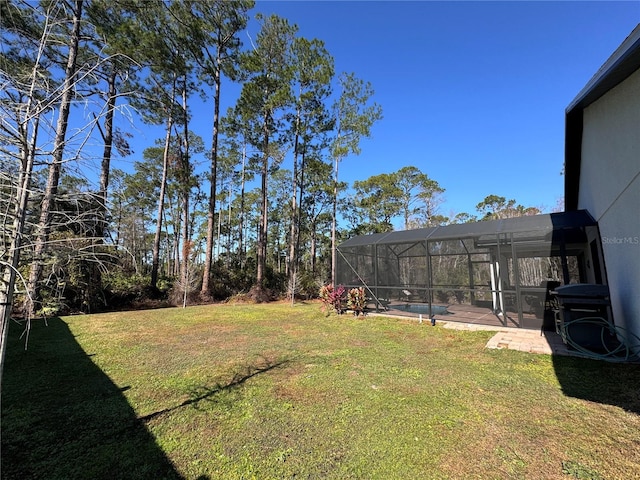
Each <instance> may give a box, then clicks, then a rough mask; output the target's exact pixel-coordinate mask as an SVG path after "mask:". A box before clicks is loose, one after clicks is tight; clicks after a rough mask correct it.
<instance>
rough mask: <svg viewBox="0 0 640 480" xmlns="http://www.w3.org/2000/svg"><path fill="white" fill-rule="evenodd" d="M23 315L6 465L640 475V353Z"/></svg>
mask: <svg viewBox="0 0 640 480" xmlns="http://www.w3.org/2000/svg"><path fill="white" fill-rule="evenodd" d="M21 333H22V331H21V327H20V326H18V325H16V324H12V325H11V331H10V343H9V346H8V351H7V358H6V366H5V371H4V378H3V385H2V452H1V454H2V458H1V460H2V478H6V479H21V480H22V479H47V480H53V479H118V478H122V479H161V478H169V479H171V478H175V479H180V478H184V479H199V480H204V479H254V478H255V479H260V480H262V479H294V478H295V479H519V478H522V479H545V480H547V479H562V480H567V479H574V478H577V479H607V480H611V479H624V480H628V479H633V478H640V393H639V389H640V366H638V365H621V364H610V363H606V362H599V361H592V360H584V359H578V358H565V357H551V356H548V355H535V354H527V353H522V352H517V351H511V350H488V349H485V348H484V346H485V344H486V342H487V340H488V339H489V338H490V336H491V335H492V333H491V332H461V331H454V330H448V329H445V328H442V327H441V326H436V327H431V326H430V325H428V324H427V323H424V324H422V325H419V324H418V323H417V322H415V321H409V320H402V319H391V318H384V317H376V316H367V317H365V318H364V319H363V318H362V317H361V318H354V317H353V316H350V315H343V316H335V315H332V316H329V317H325V316H324V315H323V314H322V312H321V311H320V307H319V304H316V303H310V304H305V305H297V306H295V307H291V306H290V305H289V304H270V305H259V306H254V305H237V306H233V305H224V306H222V305H220V306H218V305H215V306H199V307H191V308H187V309H177V308H176V309H166V310H153V311H138V312H122V313H111V314H99V315H90V316H74V317H64V318H56V319H50V320H49V322H48V327H47V326H45V325H44V324H43V323H42V322H35V323H34V325H33V328H32V330H31V332H30V338H29V346H28V350H26V351H25V350H24V338H23V339H20V338H19V336H20V334H21Z"/></svg>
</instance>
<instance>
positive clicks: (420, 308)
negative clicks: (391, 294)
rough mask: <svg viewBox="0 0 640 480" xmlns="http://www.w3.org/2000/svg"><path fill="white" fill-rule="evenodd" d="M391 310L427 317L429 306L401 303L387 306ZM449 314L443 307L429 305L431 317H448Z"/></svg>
mask: <svg viewBox="0 0 640 480" xmlns="http://www.w3.org/2000/svg"><path fill="white" fill-rule="evenodd" d="M389 309H391V310H400V311H401V312H407V313H421V314H423V315H429V305H428V304H424V303H403V304H400V305H389ZM450 313H451V312H449V311H448V310H447V307H446V306H445V305H431V314H432V315H449V314H450Z"/></svg>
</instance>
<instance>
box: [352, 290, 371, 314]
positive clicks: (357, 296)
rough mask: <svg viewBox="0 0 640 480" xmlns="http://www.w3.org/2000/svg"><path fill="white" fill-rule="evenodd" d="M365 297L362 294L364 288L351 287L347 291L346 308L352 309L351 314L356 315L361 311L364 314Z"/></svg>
mask: <svg viewBox="0 0 640 480" xmlns="http://www.w3.org/2000/svg"><path fill="white" fill-rule="evenodd" d="M366 303H367V298H366V296H365V294H364V288H363V287H360V288H352V289H351V290H349V292H348V293H347V308H349V309H350V310H353V314H354V315H355V316H356V317H357V316H358V315H360V314H361V313H362V314H364V306H365V305H366Z"/></svg>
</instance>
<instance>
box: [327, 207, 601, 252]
mask: <svg viewBox="0 0 640 480" xmlns="http://www.w3.org/2000/svg"><path fill="white" fill-rule="evenodd" d="M592 225H596V221H595V220H594V219H593V217H592V216H591V215H590V214H589V213H588V212H587V211H586V210H574V211H570V212H560V213H545V214H542V215H527V216H524V217H515V218H504V219H500V220H485V221H480V222H473V223H459V224H454V225H444V226H440V227H431V228H417V229H414V230H399V231H395V232H388V233H376V234H373V235H360V236H357V237H353V238H350V239H349V240H347V241H345V242H343V243H341V244H340V245H338V248H339V249H342V248H350V247H360V246H365V245H378V244H391V243H411V242H421V241H424V240H430V241H437V240H453V239H457V238H473V237H480V236H483V235H496V234H499V233H516V234H517V233H532V232H535V233H536V234H539V235H540V236H544V235H546V234H548V233H551V232H552V231H554V230H561V229H573V228H580V227H587V226H592Z"/></svg>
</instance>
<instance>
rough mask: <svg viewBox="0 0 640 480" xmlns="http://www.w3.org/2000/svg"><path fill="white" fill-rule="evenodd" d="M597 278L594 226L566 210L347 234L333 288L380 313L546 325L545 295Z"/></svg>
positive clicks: (549, 318) (600, 278) (600, 269)
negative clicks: (356, 291)
mask: <svg viewBox="0 0 640 480" xmlns="http://www.w3.org/2000/svg"><path fill="white" fill-rule="evenodd" d="M604 273H605V272H604V265H603V262H602V254H601V246H600V237H599V235H598V228H597V224H596V222H595V220H594V219H593V218H592V217H591V216H590V215H589V214H588V213H587V212H586V211H573V212H565V213H551V214H544V215H534V216H525V217H517V218H508V219H502V220H491V221H482V222H475V223H465V224H457V225H447V226H441V227H433V228H423V229H416V230H405V231H395V232H389V233H380V234H374V235H363V236H358V237H354V238H351V239H349V240H347V241H345V242H344V243H342V244H341V245H339V246H338V248H337V265H336V285H344V286H345V287H347V288H353V287H364V288H365V291H366V293H367V297H368V305H367V307H368V308H369V309H372V310H375V311H384V312H386V313H389V314H398V315H409V316H415V317H417V316H421V315H422V316H425V317H426V318H427V319H428V318H436V319H441V320H447V321H462V322H469V323H479V324H492V325H504V326H511V327H523V328H541V327H544V328H546V329H552V328H553V311H552V305H551V303H552V298H551V295H550V293H549V292H550V291H551V290H553V289H554V288H556V287H557V286H560V285H565V284H569V283H606V278H605V274H604Z"/></svg>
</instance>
